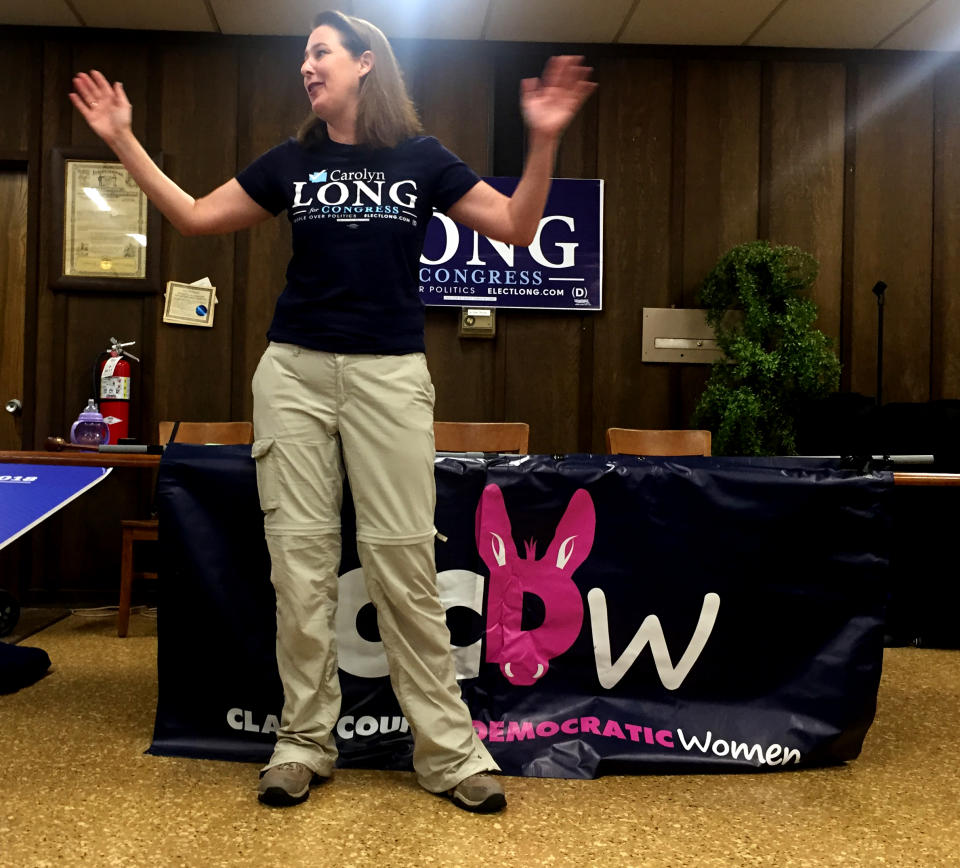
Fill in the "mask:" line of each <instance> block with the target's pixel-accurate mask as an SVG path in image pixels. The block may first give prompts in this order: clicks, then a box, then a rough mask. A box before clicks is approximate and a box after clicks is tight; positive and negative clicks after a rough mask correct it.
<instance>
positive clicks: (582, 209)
mask: <svg viewBox="0 0 960 868" xmlns="http://www.w3.org/2000/svg"><path fill="white" fill-rule="evenodd" d="M484 180H485V181H486V182H487V183H488V184H490V186H492V187H494V188H495V189H497V190H499V191H500V192H501V193H504V194H506V195H510V194H511V193H512V192H513V190H514V188H515V187H516V186H517V182H518V179H517V178H484ZM420 298H421V299H422V300H423V302H424V304H427V305H437V306H451V307H467V306H471V307H497V308H501V307H517V308H538V309H545V310H601V309H602V308H603V181H599V180H581V179H575V178H555V179H554V180H553V182H552V185H551V187H550V195H549V197H548V199H547V205H546V208H545V210H544V214H543V217H542V218H541V220H540V227H539V229H538V230H537V235H536V237H535V238H534V240H533V243H532V244H531V245H530V246H529V247H516V246H514V245H512V244H504V243H502V242H499V241H491V240H490V239H489V238H486V237H485V236H483V235H480V234H478V233H477V232H474V231H473V230H472V229H467V228H466V227H465V226H461V225H460V224H459V223H456V222H454V221H453V220H452V219H451V218H449V217H447V216H446V214H442V213H439V212H437V213H435V214H434V215H433V218H432V219H431V220H430V222H429V223H428V224H427V236H426V241H425V243H424V248H423V255H422V256H421V257H420Z"/></svg>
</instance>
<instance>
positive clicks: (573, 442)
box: [501, 98, 598, 454]
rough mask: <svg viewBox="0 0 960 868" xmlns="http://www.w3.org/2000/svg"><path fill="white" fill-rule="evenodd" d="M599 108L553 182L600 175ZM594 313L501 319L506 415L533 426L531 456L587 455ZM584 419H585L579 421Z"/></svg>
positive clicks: (589, 114) (569, 143)
mask: <svg viewBox="0 0 960 868" xmlns="http://www.w3.org/2000/svg"><path fill="white" fill-rule="evenodd" d="M597 104H598V101H597V100H596V98H594V99H591V101H590V102H589V103H588V104H587V105H586V106H585V107H584V109H583V110H582V112H581V113H580V114H579V115H578V116H577V117H576V118H575V119H574V120H573V122H572V123H571V125H570V127H569V128H568V129H567V130H566V132H565V134H564V137H563V139H562V141H561V144H560V150H559V152H558V155H557V165H556V168H555V170H554V176H555V177H558V178H596V177H597V124H598V111H597ZM548 255H549V254H548ZM546 276H547V275H545V277H546ZM597 315H598V314H592V313H591V314H579V313H576V312H574V311H535V310H529V311H522V310H517V311H504V313H503V315H502V317H501V319H502V320H507V321H508V322H509V326H508V331H507V333H506V334H505V335H504V337H503V355H504V381H503V382H504V388H503V391H504V396H503V400H504V410H503V414H504V417H505V418H506V419H508V420H520V421H525V422H527V423H528V424H529V425H530V451H531V452H532V453H545V454H556V453H567V452H580V451H590V448H591V446H590V441H589V439H588V440H587V442H586V443H584V442H582V439H583V438H582V435H581V431H582V430H583V429H584V426H585V425H586V431H587V432H588V435H589V431H590V423H591V420H592V385H593V377H592V375H593V358H592V355H587V354H585V352H584V351H583V349H582V346H581V344H582V342H583V341H584V335H585V333H586V332H587V330H588V329H589V330H590V337H592V329H593V321H594V318H595V317H596V316H597ZM588 342H589V341H588ZM591 346H592V342H591ZM584 364H586V365H587V369H586V370H584V368H583V366H584ZM585 389H586V390H587V394H586V395H584V394H583V392H584V390H585ZM581 413H587V414H588V418H587V419H586V420H581Z"/></svg>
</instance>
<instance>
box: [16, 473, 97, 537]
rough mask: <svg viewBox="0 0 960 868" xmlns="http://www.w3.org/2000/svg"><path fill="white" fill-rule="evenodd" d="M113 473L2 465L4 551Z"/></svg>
mask: <svg viewBox="0 0 960 868" xmlns="http://www.w3.org/2000/svg"><path fill="white" fill-rule="evenodd" d="M109 473H110V468H109V467H73V466H70V465H63V464H57V465H51V464H0V549H2V548H3V547H4V546H5V545H8V544H9V543H12V542H13V541H14V540H15V539H16V538H17V537H18V536H21V535H22V534H25V533H26V532H27V531H28V530H30V528H32V527H34V526H36V525H38V524H40V522H41V521H43V520H44V519H45V518H47V517H48V516H50V515H53V513H55V512H56V511H57V510H58V509H60V508H61V507H64V506H66V505H67V504H68V503H70V501H71V500H74V499H75V498H77V497H79V496H80V495H81V494H83V492H85V491H86V490H87V489H89V488H92V487H93V486H94V485H96V484H97V483H98V482H102V481H103V480H104V479H106V477H107V475H108V474H109Z"/></svg>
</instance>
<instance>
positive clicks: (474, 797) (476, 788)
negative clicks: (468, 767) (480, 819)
mask: <svg viewBox="0 0 960 868" xmlns="http://www.w3.org/2000/svg"><path fill="white" fill-rule="evenodd" d="M447 798H448V799H450V800H451V801H452V802H453V803H454V804H455V805H456V806H457V807H458V808H463V810H465V811H473V812H474V813H476V814H495V813H496V812H497V811H502V810H503V809H504V808H505V807H506V806H507V797H506V796H505V795H504V793H503V787H502V786H500V781H498V780H497V779H496V778H495V777H493V776H492V775H487V774H477V775H470V777H469V778H465V779H464V780H462V781H460V783H459V784H457V785H456V786H455V787H454V788H453V789H452V790H447Z"/></svg>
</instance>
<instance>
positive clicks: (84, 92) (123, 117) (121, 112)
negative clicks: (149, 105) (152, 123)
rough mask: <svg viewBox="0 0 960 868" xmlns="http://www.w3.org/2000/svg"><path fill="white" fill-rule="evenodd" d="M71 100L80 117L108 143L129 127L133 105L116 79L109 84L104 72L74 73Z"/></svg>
mask: <svg viewBox="0 0 960 868" xmlns="http://www.w3.org/2000/svg"><path fill="white" fill-rule="evenodd" d="M70 102H72V103H73V105H74V107H75V108H76V109H77V111H78V112H80V114H81V115H83V119H84V120H85V121H86V122H87V123H88V124H89V125H90V129H92V130H93V131H94V132H95V133H96V134H97V135H98V136H100V138H101V139H103V140H104V141H105V142H107V144H109V143H110V141H111V139H113V138H115V137H116V136H118V135H119V134H120V133H123V132H125V131H126V130H129V129H130V123H131V120H132V118H133V107H132V106H131V105H130V100H128V99H127V95H126V93H125V92H124V90H123V85H122V84H121V83H120V82H119V81H118V82H116V83H114V84H110V82H109V81H107V79H106V78H105V77H104V75H103V73H100V72H98V71H97V70H95V69H94V70H92V71H91V72H90V73H89V74H87V73H85V72H80V73H77V75H75V76H74V78H73V93H71V94H70Z"/></svg>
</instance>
